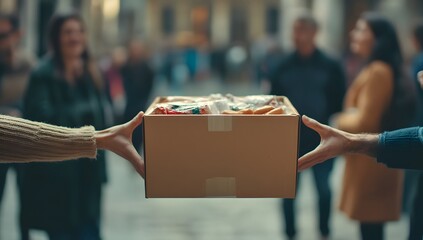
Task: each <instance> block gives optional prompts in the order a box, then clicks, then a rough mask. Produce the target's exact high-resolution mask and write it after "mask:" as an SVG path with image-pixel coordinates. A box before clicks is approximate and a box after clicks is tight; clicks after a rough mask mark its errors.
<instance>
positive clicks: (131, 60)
mask: <svg viewBox="0 0 423 240" xmlns="http://www.w3.org/2000/svg"><path fill="white" fill-rule="evenodd" d="M122 77H123V85H124V88H125V94H126V108H125V114H124V120H125V121H129V120H130V119H132V118H133V117H134V116H135V115H136V114H137V113H138V112H139V111H145V109H146V107H147V103H148V100H149V99H150V96H151V91H152V89H153V81H154V77H155V73H154V71H153V69H152V67H151V66H150V63H149V62H148V55H147V49H146V48H145V46H144V44H143V43H142V42H140V41H138V40H133V41H131V42H130V43H129V46H128V60H127V62H126V63H125V64H124V65H123V67H122ZM141 142H142V127H138V128H137V129H135V132H134V135H133V143H134V146H135V148H136V149H137V150H138V151H139V150H140V148H141Z"/></svg>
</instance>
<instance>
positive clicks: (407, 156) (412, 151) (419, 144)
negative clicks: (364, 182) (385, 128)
mask: <svg viewBox="0 0 423 240" xmlns="http://www.w3.org/2000/svg"><path fill="white" fill-rule="evenodd" d="M377 161H378V162H380V163H383V164H385V165H386V166H387V167H389V168H401V169H414V170H423V128H421V127H413V128H405V129H400V130H396V131H391V132H384V133H382V134H380V135H379V144H378V152H377Z"/></svg>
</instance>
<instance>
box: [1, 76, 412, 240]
mask: <svg viewBox="0 0 423 240" xmlns="http://www.w3.org/2000/svg"><path fill="white" fill-rule="evenodd" d="M221 91H223V92H231V93H234V94H239V95H242V94H251V93H260V89H259V88H258V87H255V86H250V85H248V84H247V85H242V84H241V85H233V86H229V87H227V86H226V87H225V88H224V89H223V88H222V86H221V85H220V84H219V83H217V82H203V83H200V84H192V85H189V86H188V87H187V88H184V90H183V91H182V90H179V91H175V90H174V91H169V90H168V89H167V88H166V87H165V86H164V85H159V86H158V87H157V88H156V94H157V95H170V94H175V95H177V94H180V95H201V94H209V93H215V92H221ZM108 156H109V158H108V164H109V167H108V169H109V175H110V181H109V183H108V185H107V186H106V187H105V197H104V216H103V220H102V223H103V229H102V232H103V237H104V239H105V240H115V239H119V240H120V239H122V240H138V239H145V240H168V239H169V240H215V239H219V240H256V239H261V240H282V239H284V237H283V235H282V230H281V226H282V222H281V219H280V209H279V200H277V199H177V200H175V199H160V200H157V199H145V198H144V182H143V181H142V180H141V178H140V177H139V176H138V175H136V174H135V172H134V171H133V170H132V169H131V167H130V165H129V164H128V163H127V162H125V161H123V160H122V159H120V158H119V157H118V156H115V155H113V154H109V155H108ZM342 171H343V161H342V159H339V160H338V161H337V162H336V164H335V168H334V172H333V174H332V179H331V180H332V185H333V188H334V191H335V193H334V196H335V198H336V199H335V200H334V201H333V202H334V204H333V205H334V206H333V210H334V211H333V212H334V214H333V217H332V221H331V227H332V239H336V240H354V239H359V236H358V227H357V224H356V223H355V222H352V221H350V220H348V219H347V218H346V217H345V216H344V215H342V214H341V213H340V212H339V211H338V210H337V208H336V204H337V203H338V196H339V187H340V182H341V179H342ZM302 178H303V179H302V183H301V187H300V190H299V194H298V203H297V212H298V228H299V229H298V230H299V236H298V239H299V240H302V239H304V240H318V239H319V235H318V231H317V221H316V220H317V216H316V214H317V213H316V208H315V206H316V196H315V189H314V184H313V183H312V177H311V174H310V173H309V172H305V173H304V174H303V176H302ZM15 188H16V184H15V176H14V173H13V172H10V173H9V175H8V179H7V186H6V191H5V198H4V201H3V203H2V206H1V211H0V240H17V239H18V232H17V225H16V223H17V217H16V215H17V207H18V206H17V195H16V190H15ZM407 229H408V220H407V217H403V219H401V221H398V222H395V223H389V224H388V227H387V230H386V236H387V238H386V239H387V240H400V239H406V235H407ZM31 236H32V237H33V239H34V240H43V239H47V238H46V236H45V235H44V233H43V232H37V231H32V232H31Z"/></svg>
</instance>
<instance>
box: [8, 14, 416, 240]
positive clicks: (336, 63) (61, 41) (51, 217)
mask: <svg viewBox="0 0 423 240" xmlns="http://www.w3.org/2000/svg"><path fill="white" fill-rule="evenodd" d="M319 28H320V26H319V24H318V23H317V21H316V20H315V19H314V17H313V16H312V15H311V14H310V13H308V12H302V13H301V14H299V15H298V16H297V17H296V19H295V21H294V22H293V26H292V40H293V43H294V50H293V51H283V49H282V48H281V46H280V43H278V41H277V40H276V39H274V38H272V37H266V38H263V39H260V40H259V41H257V42H256V43H254V44H252V46H251V48H247V47H246V46H244V45H242V44H237V43H233V45H231V46H228V47H224V48H223V47H222V48H216V47H211V46H210V45H209V44H208V43H207V41H206V40H205V39H204V38H201V37H198V36H195V35H193V34H192V33H190V32H182V33H181V34H179V35H178V36H177V38H176V39H175V41H174V42H172V43H169V44H168V46H166V47H165V48H163V49H162V50H161V51H157V52H152V51H151V48H150V47H149V46H147V45H146V43H145V42H143V41H142V39H132V40H131V41H129V42H128V43H127V44H126V46H124V47H116V48H114V49H112V50H111V51H110V53H109V54H108V55H107V56H104V57H102V58H95V57H93V56H92V55H91V54H90V51H89V47H88V46H87V29H86V27H85V25H84V20H83V19H82V18H81V17H80V16H79V15H78V14H74V13H70V14H58V15H55V16H53V17H52V19H51V20H50V24H49V29H48V32H47V35H46V38H47V40H48V46H49V50H48V52H47V53H46V54H45V55H44V56H43V57H41V58H40V59H37V60H36V59H31V58H29V57H28V56H25V55H23V54H22V53H21V51H20V49H19V42H20V39H21V38H22V37H24V36H23V32H22V31H21V29H20V26H19V21H18V18H17V17H16V16H14V15H9V14H1V15H0V114H7V115H12V116H18V117H23V118H27V119H31V120H35V121H42V122H47V123H51V124H56V125H61V126H67V127H80V126H84V125H93V126H94V127H95V128H96V129H102V128H106V127H107V126H111V125H113V124H116V123H122V122H126V121H128V120H130V119H132V117H133V116H135V115H136V113H138V112H139V111H144V110H146V108H147V107H148V104H149V101H150V99H151V98H152V97H153V96H152V90H153V86H154V84H155V82H157V81H159V80H161V79H164V81H166V82H167V83H168V84H169V86H171V87H172V88H182V87H184V86H185V85H186V84H189V83H191V82H196V81H208V80H210V79H219V80H220V81H222V83H223V84H225V83H227V82H230V81H245V80H240V79H249V80H248V81H250V82H251V83H252V84H255V85H256V86H257V88H259V87H261V88H263V92H266V93H270V94H275V95H285V96H287V97H288V98H289V99H290V100H291V101H292V103H293V104H294V106H295V107H296V108H297V110H298V111H299V113H300V114H306V115H308V116H310V117H312V118H315V119H317V120H319V121H320V122H322V123H325V124H331V125H333V126H335V127H337V128H339V129H342V130H345V131H348V132H353V133H359V132H369V133H378V132H383V131H387V130H393V129H397V128H403V127H408V126H414V125H422V121H423V106H422V105H421V104H422V103H423V90H422V88H423V87H422V86H423V84H421V83H419V82H418V80H417V72H418V71H421V70H423V23H421V22H420V23H418V24H416V26H415V28H414V31H413V32H412V33H411V34H410V36H411V38H412V39H413V42H414V44H415V53H416V57H415V59H414V60H413V61H412V64H411V67H410V66H409V65H406V64H405V61H404V57H403V55H402V53H401V49H400V44H399V40H398V37H397V33H396V29H395V27H394V26H393V24H392V23H391V22H390V21H388V20H387V19H386V18H384V17H382V16H380V15H378V14H377V13H364V14H363V15H361V17H360V18H359V19H358V20H357V24H356V26H355V27H354V29H353V30H352V31H351V33H350V47H349V49H348V50H347V51H346V54H345V57H344V58H343V59H342V60H341V59H336V58H334V57H332V56H330V55H329V54H327V53H325V52H324V51H323V50H322V49H320V48H319V46H317V44H316V36H317V34H318V32H319ZM234 79H235V80H234ZM319 141H320V138H319V136H318V135H317V134H315V133H314V132H312V131H311V130H307V129H306V128H305V127H303V128H302V130H301V142H300V155H302V154H304V153H306V152H309V151H310V150H312V149H314V148H315V147H316V146H317V145H318V144H319ZM133 143H134V145H135V147H136V148H137V149H138V150H139V151H140V152H141V145H142V128H141V127H140V128H139V129H137V130H136V132H135V134H134V135H133ZM345 158H346V168H345V173H344V177H343V180H342V181H343V185H342V194H341V202H340V207H339V209H340V211H342V212H344V213H345V214H346V215H347V216H348V217H350V218H351V219H353V220H356V221H357V222H358V224H359V226H360V233H361V238H362V239H364V240H366V239H371V240H378V239H384V234H383V232H384V230H383V229H384V224H385V223H386V222H389V221H396V220H398V219H399V217H400V215H401V210H402V208H403V207H404V208H406V209H409V212H410V213H411V214H410V216H411V220H410V234H409V239H410V240H412V239H419V240H420V239H422V235H423V229H422V228H421V227H422V226H423V205H422V204H421V203H422V202H423V175H422V174H420V173H405V175H406V177H405V184H404V183H403V182H404V172H403V171H399V170H392V169H388V168H386V167H385V166H383V165H380V164H377V163H375V162H374V161H372V159H369V158H367V157H362V156H355V155H348V156H345ZM105 160H106V159H105V154H104V153H103V152H99V153H98V156H97V160H96V161H70V162H62V163H57V164H45V163H31V164H25V165H14V164H4V165H0V200H1V198H2V193H3V188H4V186H5V180H6V173H7V171H8V170H9V169H13V170H15V171H16V173H17V179H16V181H17V186H18V192H19V199H20V204H19V205H20V211H19V212H20V213H19V214H20V216H19V219H20V221H19V228H20V233H21V239H23V240H26V239H30V236H29V230H30V229H39V230H43V231H45V232H46V233H47V234H48V236H49V239H51V240H66V239H87V240H88V239H89V240H91V239H92V240H97V239H101V199H102V195H103V194H102V187H103V185H104V184H105V183H106V182H107V170H106V169H107V164H106V161H105ZM333 161H334V160H331V161H328V162H326V163H324V164H321V165H318V166H316V167H314V168H313V169H312V172H313V175H314V180H315V185H316V189H317V192H318V200H317V203H318V204H317V206H318V211H317V213H318V216H319V217H318V219H319V221H318V223H319V226H318V229H319V233H318V234H320V236H321V239H330V233H331V231H330V217H331V206H332V198H333V197H332V191H331V188H330V185H329V177H330V174H331V171H332V168H333ZM410 193H413V194H410ZM403 196H407V197H404V199H405V200H404V204H402V200H403ZM403 205H404V206H403ZM295 209H296V206H295V200H289V199H286V200H282V201H281V213H282V216H283V219H284V224H285V225H284V226H283V229H284V233H285V234H286V236H287V237H288V238H289V239H295V237H296V233H297V226H296V225H297V222H296V218H295V216H296V213H295V212H296V211H295Z"/></svg>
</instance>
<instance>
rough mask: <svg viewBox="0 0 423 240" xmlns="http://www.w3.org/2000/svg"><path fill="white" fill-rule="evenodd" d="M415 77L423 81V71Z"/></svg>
mask: <svg viewBox="0 0 423 240" xmlns="http://www.w3.org/2000/svg"><path fill="white" fill-rule="evenodd" d="M417 76H418V78H419V80H420V81H423V71H420V72H418V73H417Z"/></svg>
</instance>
